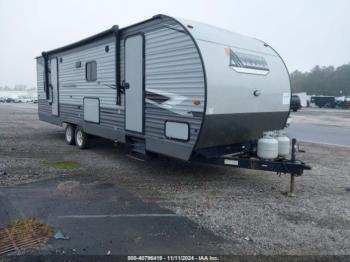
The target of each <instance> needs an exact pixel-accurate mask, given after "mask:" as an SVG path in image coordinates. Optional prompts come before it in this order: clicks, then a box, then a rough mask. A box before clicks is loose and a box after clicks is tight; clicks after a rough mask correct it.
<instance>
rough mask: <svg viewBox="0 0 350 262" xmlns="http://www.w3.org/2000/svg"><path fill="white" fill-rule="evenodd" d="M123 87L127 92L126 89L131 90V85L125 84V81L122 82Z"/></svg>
mask: <svg viewBox="0 0 350 262" xmlns="http://www.w3.org/2000/svg"><path fill="white" fill-rule="evenodd" d="M121 87H122V88H123V89H124V90H125V89H129V88H130V85H129V83H128V82H125V80H123V81H122V84H121Z"/></svg>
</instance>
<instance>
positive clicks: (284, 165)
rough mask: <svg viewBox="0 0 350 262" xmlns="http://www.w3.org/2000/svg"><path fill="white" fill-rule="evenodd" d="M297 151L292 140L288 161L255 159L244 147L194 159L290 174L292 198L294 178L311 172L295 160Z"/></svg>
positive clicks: (254, 154)
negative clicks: (230, 151) (215, 155)
mask: <svg viewBox="0 0 350 262" xmlns="http://www.w3.org/2000/svg"><path fill="white" fill-rule="evenodd" d="M297 150H298V146H297V140H296V139H295V138H293V139H292V149H291V158H290V159H286V158H282V157H279V158H276V159H273V160H267V159H261V158H259V157H257V155H256V152H255V151H254V150H252V148H246V147H244V149H243V150H242V151H240V152H237V153H233V154H225V155H222V156H219V157H205V156H204V155H201V156H198V157H197V158H195V161H196V162H201V163H206V164H215V165H226V166H232V167H238V168H246V169H255V170H263V171H272V172H277V174H290V188H289V192H288V195H289V196H294V179H295V177H296V176H301V175H302V174H303V172H304V170H311V166H309V165H307V164H306V163H304V162H303V161H300V160H297V159H296V152H297Z"/></svg>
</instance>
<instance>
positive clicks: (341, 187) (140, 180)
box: [0, 104, 350, 255]
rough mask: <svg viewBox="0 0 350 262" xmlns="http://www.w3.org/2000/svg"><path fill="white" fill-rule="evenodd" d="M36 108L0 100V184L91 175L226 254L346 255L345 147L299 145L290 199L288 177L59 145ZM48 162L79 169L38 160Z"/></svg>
mask: <svg viewBox="0 0 350 262" xmlns="http://www.w3.org/2000/svg"><path fill="white" fill-rule="evenodd" d="M36 113H37V112H36V107H35V106H34V105H14V104H12V105H9V104H0V187H1V186H11V185H16V184H20V183H28V182H31V181H36V180H39V179H47V178H50V177H54V176H60V175H67V176H72V177H74V175H88V176H96V177H98V178H101V179H104V180H106V181H108V182H112V183H114V184H116V185H118V186H122V187H124V188H126V189H128V190H129V191H131V192H132V193H134V194H135V195H137V196H139V197H141V198H142V200H143V201H149V202H156V203H157V204H159V205H160V206H162V207H165V208H169V209H171V210H173V211H175V212H176V213H178V214H181V215H185V216H188V217H189V218H190V219H191V220H193V221H195V222H196V223H198V224H199V226H201V227H203V228H206V229H209V230H210V231H212V232H214V233H215V234H217V235H219V236H223V237H224V238H226V239H227V240H228V244H225V246H223V247H220V250H225V252H226V253H227V254H298V255H306V254H308V255H310V254H313V255H320V254H324V255H325V254H329V255H331V254H338V255H341V254H350V174H349V171H348V170H349V167H350V162H349V159H350V149H349V148H342V147H332V146H321V145H317V144H307V143H303V144H302V145H301V147H302V148H303V149H305V150H306V153H300V154H299V156H298V158H300V159H301V160H303V161H305V162H307V163H308V164H310V165H311V166H312V167H313V169H312V170H311V171H308V172H306V173H305V175H303V176H302V177H298V178H297V179H296V194H297V195H296V197H286V196H284V195H283V194H281V191H285V190H286V189H287V188H288V184H289V177H288V176H281V177H279V176H277V175H275V174H273V173H269V172H258V171H250V170H242V169H231V168H228V167H216V166H205V165H198V164H189V163H183V162H180V161H176V160H172V159H168V158H164V157H160V158H158V159H155V160H152V161H151V162H148V163H146V162H141V161H137V160H134V159H130V158H128V157H127V156H125V151H124V148H123V146H122V145H115V144H113V143H112V142H110V141H107V140H103V139H97V138H94V139H93V148H91V149H89V150H84V151H80V150H79V149H77V148H76V147H74V146H68V145H66V144H65V142H64V134H63V129H62V128H60V127H56V126H53V125H50V124H47V123H43V122H40V121H38V118H37V114H36ZM303 121H305V119H303ZM335 121H336V120H335ZM56 161H76V162H78V163H79V164H80V167H79V168H75V169H72V170H60V169H56V168H51V167H48V165H46V163H49V162H56ZM4 172H5V174H4ZM0 190H1V188H0Z"/></svg>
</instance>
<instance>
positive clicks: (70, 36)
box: [0, 0, 350, 87]
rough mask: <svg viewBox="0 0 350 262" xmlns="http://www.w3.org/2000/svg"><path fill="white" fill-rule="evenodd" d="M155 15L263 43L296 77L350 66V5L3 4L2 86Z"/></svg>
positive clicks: (257, 0) (197, 1)
mask: <svg viewBox="0 0 350 262" xmlns="http://www.w3.org/2000/svg"><path fill="white" fill-rule="evenodd" d="M155 14H167V15H170V16H175V17H181V18H186V19H190V20H196V21H200V22H205V23H207V24H212V25H215V26H217V27H222V28H225V29H228V30H230V31H233V32H236V33H240V34H244V35H248V36H252V37H256V38H259V39H261V40H263V41H265V42H266V43H268V44H270V45H271V46H272V47H273V48H274V49H275V50H276V51H277V52H278V53H279V54H280V55H281V56H282V58H283V59H284V61H285V62H286V64H287V67H288V69H289V71H290V72H292V71H294V70H296V69H298V70H300V71H309V70H310V69H311V68H312V67H314V66H315V65H316V64H318V65H321V66H328V65H334V66H339V65H342V64H346V63H349V62H350V1H349V0H333V1H332V0H283V1H281V0H173V1H170V0H139V1H136V0H121V1H120V0H55V1H54V0H0V86H3V85H8V86H10V87H12V86H13V85H15V84H25V85H27V86H29V87H35V86H36V67H35V60H34V58H35V57H36V56H38V55H40V54H41V52H42V51H45V50H51V49H54V48H57V47H60V46H63V45H66V44H69V43H71V42H75V41H78V40H80V39H82V38H85V37H88V36H90V35H93V34H96V33H98V32H100V31H104V30H106V29H109V28H110V27H111V26H112V25H114V24H118V25H119V27H120V28H122V27H124V26H128V25H130V24H133V23H136V22H139V21H142V20H145V19H148V18H150V17H152V16H153V15H155Z"/></svg>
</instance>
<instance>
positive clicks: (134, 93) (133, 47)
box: [124, 34, 144, 133]
mask: <svg viewBox="0 0 350 262" xmlns="http://www.w3.org/2000/svg"><path fill="white" fill-rule="evenodd" d="M124 88H125V129H126V130H128V131H134V132H139V133H142V132H143V121H144V120H143V119H144V117H143V114H144V112H143V111H144V37H143V35H141V34H139V35H134V36H130V37H127V38H126V40H125V83H124Z"/></svg>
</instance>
